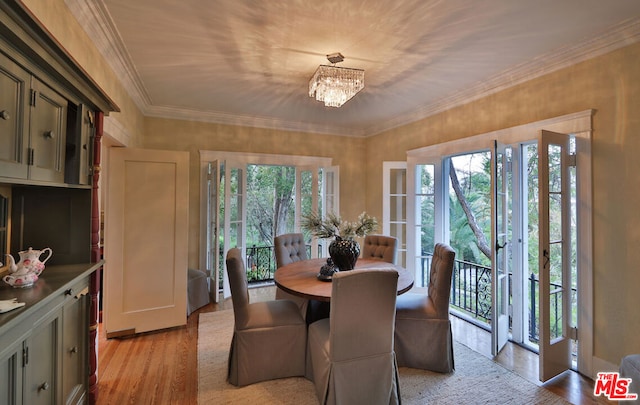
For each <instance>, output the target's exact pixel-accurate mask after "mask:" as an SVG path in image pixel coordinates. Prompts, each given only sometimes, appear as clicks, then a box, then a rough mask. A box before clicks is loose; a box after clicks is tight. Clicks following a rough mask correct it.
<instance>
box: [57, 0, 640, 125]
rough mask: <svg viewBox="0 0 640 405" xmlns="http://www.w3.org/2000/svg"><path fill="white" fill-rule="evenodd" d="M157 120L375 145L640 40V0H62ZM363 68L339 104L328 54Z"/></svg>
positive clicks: (344, 63)
mask: <svg viewBox="0 0 640 405" xmlns="http://www.w3.org/2000/svg"><path fill="white" fill-rule="evenodd" d="M66 2H67V4H68V5H69V7H70V9H72V10H75V11H74V13H76V16H77V17H78V20H79V21H80V22H81V24H82V25H83V26H84V28H85V30H87V32H88V34H89V35H90V37H91V38H92V40H93V41H94V42H95V43H96V44H97V46H98V48H99V49H100V50H101V52H102V53H103V54H104V55H105V58H106V59H107V60H108V61H109V62H110V64H111V66H112V68H113V69H114V70H115V71H116V73H117V74H118V76H119V77H121V78H122V81H123V84H124V85H125V87H126V88H127V89H128V91H129V93H130V94H131V95H132V98H133V100H134V101H135V102H136V104H137V105H138V106H139V107H140V109H141V111H142V112H143V113H144V114H145V115H148V116H160V117H168V118H178V119H196V120H202V121H209V122H219V123H229V124H234V125H248V126H256V127H262V128H277V129H285V130H296V131H308V132H324V133H332V134H341V135H349V136H368V135H372V134H376V133H379V132H381V131H384V130H387V129H390V128H394V127H397V126H399V125H402V124H406V123H409V122H412V121H415V120H418V119H421V118H424V117H426V116H429V115H431V114H434V113H437V112H439V111H443V110H445V109H448V108H451V107H452V106H455V105H459V104H461V103H464V102H468V101H470V100H473V99H475V98H478V97H481V96H485V95H487V94H490V93H492V92H495V91H497V90H500V89H502V88H505V87H508V86H512V85H514V84H517V83H519V82H522V81H525V80H528V79H531V78H533V77H536V76H539V75H541V74H545V73H548V72H551V71H553V70H556V69H558V68H561V67H564V66H567V65H569V64H573V63H577V62H579V61H581V60H585V59H587V58H590V57H594V56H597V55H599V54H602V53H605V52H608V51H610V50H613V49H616V48H619V47H622V46H625V45H628V44H630V43H633V42H636V41H638V40H640V1H638V0H607V1H603V0H536V1H526V0H511V1H509V0H406V1H391V0H335V1H334V0H323V1H309V0H291V1H283V0H282V1H256V0H220V1H211V0H180V1H176V0H135V1H131V0H66ZM335 52H341V53H342V54H343V55H344V56H345V60H344V62H342V63H340V64H339V66H342V67H351V68H358V69H364V70H365V88H364V89H363V90H362V91H361V92H360V93H359V94H357V95H356V96H355V97H354V98H353V99H351V100H350V101H348V102H347V103H346V104H345V105H343V106H342V107H340V108H332V107H325V106H324V104H322V103H321V102H318V101H315V99H313V98H310V97H309V95H308V83H309V79H310V78H311V76H312V75H313V73H314V72H315V70H316V68H317V67H318V65H320V64H327V63H328V62H327V60H326V55H327V54H331V53H335Z"/></svg>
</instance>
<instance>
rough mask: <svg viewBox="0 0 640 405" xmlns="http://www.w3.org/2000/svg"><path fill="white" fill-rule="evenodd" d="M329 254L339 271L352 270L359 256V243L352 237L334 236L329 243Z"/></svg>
mask: <svg viewBox="0 0 640 405" xmlns="http://www.w3.org/2000/svg"><path fill="white" fill-rule="evenodd" d="M329 256H331V259H332V260H333V264H335V265H336V267H337V268H338V269H340V271H347V270H353V268H354V267H356V261H358V256H360V244H358V242H357V241H355V240H353V239H342V238H341V237H339V236H336V238H335V239H334V240H333V241H332V242H331V243H330V244H329Z"/></svg>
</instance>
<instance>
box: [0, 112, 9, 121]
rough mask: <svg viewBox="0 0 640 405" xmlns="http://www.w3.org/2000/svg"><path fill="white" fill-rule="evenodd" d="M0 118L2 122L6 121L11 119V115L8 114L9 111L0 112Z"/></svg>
mask: <svg viewBox="0 0 640 405" xmlns="http://www.w3.org/2000/svg"><path fill="white" fill-rule="evenodd" d="M0 118H2V119H3V120H8V119H9V118H11V115H10V114H9V111H7V110H2V111H0Z"/></svg>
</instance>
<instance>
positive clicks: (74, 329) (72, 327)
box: [61, 284, 90, 404]
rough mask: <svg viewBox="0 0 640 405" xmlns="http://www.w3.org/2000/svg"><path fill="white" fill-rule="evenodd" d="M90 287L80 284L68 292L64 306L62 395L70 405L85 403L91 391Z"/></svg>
mask: <svg viewBox="0 0 640 405" xmlns="http://www.w3.org/2000/svg"><path fill="white" fill-rule="evenodd" d="M88 292H89V288H88V286H85V285H84V284H83V285H79V286H77V287H76V288H75V289H73V288H72V289H70V290H67V291H66V292H65V294H67V295H68V297H69V298H68V299H67V302H66V303H65V305H64V306H63V308H62V321H63V322H62V354H61V361H62V398H63V399H64V400H65V403H67V404H78V403H81V402H82V401H83V400H84V399H85V396H86V392H87V364H88V361H87V354H88V347H89V346H88V339H87V330H88V328H89V312H88V310H89V304H90V302H89V298H88V295H87V294H88Z"/></svg>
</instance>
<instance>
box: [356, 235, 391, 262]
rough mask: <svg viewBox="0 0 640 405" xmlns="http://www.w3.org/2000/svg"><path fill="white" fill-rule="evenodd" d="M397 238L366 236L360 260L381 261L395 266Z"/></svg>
mask: <svg viewBox="0 0 640 405" xmlns="http://www.w3.org/2000/svg"><path fill="white" fill-rule="evenodd" d="M397 256H398V238H396V237H393V236H385V235H367V236H365V237H364V244H363V246H362V258H363V259H374V260H382V261H385V262H387V263H393V264H396V259H397Z"/></svg>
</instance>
